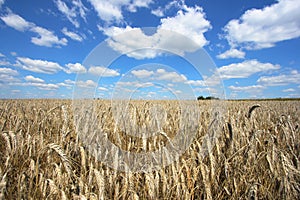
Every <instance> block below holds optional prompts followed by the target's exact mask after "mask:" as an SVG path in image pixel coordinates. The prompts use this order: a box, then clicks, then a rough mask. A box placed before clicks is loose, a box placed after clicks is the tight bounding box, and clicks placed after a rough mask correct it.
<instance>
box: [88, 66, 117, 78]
mask: <svg viewBox="0 0 300 200" xmlns="http://www.w3.org/2000/svg"><path fill="white" fill-rule="evenodd" d="M88 72H89V73H91V74H94V75H97V76H101V77H114V76H120V73H119V72H118V71H116V70H113V69H109V68H106V67H102V66H92V67H90V68H89V71H88Z"/></svg>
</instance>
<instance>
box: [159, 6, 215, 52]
mask: <svg viewBox="0 0 300 200" xmlns="http://www.w3.org/2000/svg"><path fill="white" fill-rule="evenodd" d="M160 28H161V29H165V30H170V31H174V32H178V33H180V34H182V35H185V36H186V37H189V38H190V39H192V40H193V41H194V42H195V43H196V44H197V45H199V46H200V47H203V46H205V45H206V44H207V43H208V41H207V40H206V38H205V37H204V35H203V34H204V33H205V32H207V31H208V30H209V29H211V25H210V22H209V21H208V20H206V19H205V13H204V11H203V9H202V8H201V7H198V6H195V7H188V6H183V9H182V10H179V11H178V12H177V15H176V16H175V17H167V18H163V19H161V25H160ZM173 42H174V41H173ZM177 42H179V41H177Z"/></svg>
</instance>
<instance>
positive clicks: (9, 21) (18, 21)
mask: <svg viewBox="0 0 300 200" xmlns="http://www.w3.org/2000/svg"><path fill="white" fill-rule="evenodd" d="M1 19H2V21H4V23H5V24H6V25H7V26H10V27H12V28H14V29H16V30H18V31H26V30H28V29H29V28H31V27H32V26H33V24H32V23H30V22H27V21H26V20H25V19H23V18H22V17H21V16H19V15H16V14H14V13H9V14H7V15H5V16H2V17H1Z"/></svg>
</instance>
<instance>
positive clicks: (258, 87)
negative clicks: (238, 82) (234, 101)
mask: <svg viewBox="0 0 300 200" xmlns="http://www.w3.org/2000/svg"><path fill="white" fill-rule="evenodd" d="M228 88H229V89H230V90H233V91H238V92H241V91H248V92H249V91H255V90H262V89H264V86H262V85H250V86H233V85H232V86H229V87H228Z"/></svg>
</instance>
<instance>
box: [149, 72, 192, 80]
mask: <svg viewBox="0 0 300 200" xmlns="http://www.w3.org/2000/svg"><path fill="white" fill-rule="evenodd" d="M154 78H155V79H156V80H163V81H171V82H185V81H187V78H186V76H184V75H183V74H178V73H176V72H168V71H166V70H165V69H157V70H156V72H155V74H154Z"/></svg>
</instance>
